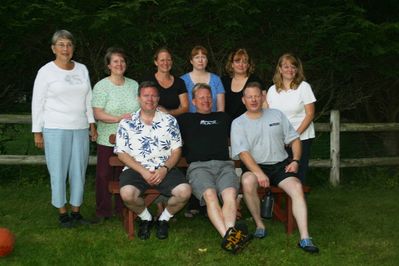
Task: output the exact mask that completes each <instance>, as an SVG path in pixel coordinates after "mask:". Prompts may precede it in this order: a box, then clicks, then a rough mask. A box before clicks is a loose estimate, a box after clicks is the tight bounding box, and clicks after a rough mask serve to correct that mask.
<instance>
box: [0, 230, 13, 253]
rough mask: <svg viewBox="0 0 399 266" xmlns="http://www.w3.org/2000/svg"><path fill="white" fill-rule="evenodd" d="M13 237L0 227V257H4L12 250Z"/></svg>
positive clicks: (8, 231)
mask: <svg viewBox="0 0 399 266" xmlns="http://www.w3.org/2000/svg"><path fill="white" fill-rule="evenodd" d="M14 242H15V237H14V235H13V233H11V232H10V230H8V229H7V228H2V227H0V257H5V256H7V255H8V254H10V253H11V252H12V251H13V249H14Z"/></svg>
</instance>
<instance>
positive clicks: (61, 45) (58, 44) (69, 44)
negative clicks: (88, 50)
mask: <svg viewBox="0 0 399 266" xmlns="http://www.w3.org/2000/svg"><path fill="white" fill-rule="evenodd" d="M55 46H58V47H60V48H62V49H64V48H67V49H69V48H72V47H73V44H72V43H56V44H55Z"/></svg>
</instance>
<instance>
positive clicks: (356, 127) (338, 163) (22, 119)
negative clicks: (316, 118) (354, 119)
mask: <svg viewBox="0 0 399 266" xmlns="http://www.w3.org/2000/svg"><path fill="white" fill-rule="evenodd" d="M30 123H31V116H30V115H11V114H10V115H0V124H30ZM315 128H316V131H318V132H330V159H312V160H310V162H309V165H310V167H323V168H330V183H331V184H332V185H334V186H336V185H338V184H339V182H340V169H341V168H343V167H364V166H390V165H396V166H398V165H399V157H378V158H357V159H341V158H340V132H388V131H399V123H340V114H339V111H336V110H332V111H331V114H330V123H315ZM32 141H33V140H32ZM96 162H97V158H96V156H90V158H89V165H95V164H96ZM45 163H46V161H45V158H44V156H43V155H0V165H2V164H3V165H34V164H45Z"/></svg>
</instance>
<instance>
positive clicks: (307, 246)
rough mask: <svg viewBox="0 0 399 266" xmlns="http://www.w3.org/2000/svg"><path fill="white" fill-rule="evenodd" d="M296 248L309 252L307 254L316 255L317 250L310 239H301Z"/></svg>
mask: <svg viewBox="0 0 399 266" xmlns="http://www.w3.org/2000/svg"><path fill="white" fill-rule="evenodd" d="M298 247H299V248H300V249H302V250H303V251H306V252H309V253H318V252H319V248H318V247H316V246H315V245H314V244H313V242H312V238H305V239H301V241H299V243H298Z"/></svg>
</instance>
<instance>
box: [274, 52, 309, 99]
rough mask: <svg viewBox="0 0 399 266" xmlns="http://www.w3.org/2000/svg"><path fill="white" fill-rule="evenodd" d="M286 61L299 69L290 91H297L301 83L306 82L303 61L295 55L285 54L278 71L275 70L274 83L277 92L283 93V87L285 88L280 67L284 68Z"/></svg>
mask: <svg viewBox="0 0 399 266" xmlns="http://www.w3.org/2000/svg"><path fill="white" fill-rule="evenodd" d="M284 61H289V62H290V63H291V64H293V65H294V66H295V67H296V69H297V71H296V74H295V77H294V80H293V81H292V82H291V84H290V89H293V90H296V89H297V88H298V86H299V84H301V82H302V81H304V80H305V75H304V73H303V67H302V62H301V60H300V59H299V58H298V57H296V56H295V55H293V54H290V53H286V54H283V55H282V56H280V58H279V59H278V62H277V66H276V70H275V72H274V76H273V83H274V85H275V86H276V90H277V92H280V91H282V90H283V87H284V84H283V77H282V75H281V73H280V67H282V65H283V62H284Z"/></svg>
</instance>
